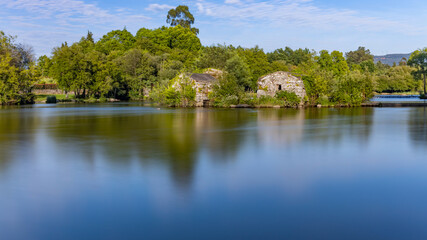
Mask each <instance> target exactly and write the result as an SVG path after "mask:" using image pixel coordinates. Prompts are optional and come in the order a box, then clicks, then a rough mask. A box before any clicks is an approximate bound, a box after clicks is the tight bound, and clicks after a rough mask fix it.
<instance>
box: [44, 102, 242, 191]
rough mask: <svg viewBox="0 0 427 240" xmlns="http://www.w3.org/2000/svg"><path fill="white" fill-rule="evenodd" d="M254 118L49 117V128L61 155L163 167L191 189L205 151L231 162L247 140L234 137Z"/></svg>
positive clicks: (165, 113) (198, 114)
mask: <svg viewBox="0 0 427 240" xmlns="http://www.w3.org/2000/svg"><path fill="white" fill-rule="evenodd" d="M54 114H55V113H54ZM88 114H89V116H88ZM249 118H250V115H248V114H247V113H246V112H244V111H211V110H203V109H199V110H155V109H148V110H147V112H146V113H144V112H142V113H140V114H138V113H136V112H129V113H123V112H121V113H120V114H115V113H114V112H110V113H104V114H102V115H95V116H91V114H90V113H86V114H84V115H82V114H80V113H79V112H77V113H75V114H71V113H70V114H61V115H59V116H57V115H51V116H49V114H47V115H44V116H43V119H44V122H43V123H44V125H43V126H45V128H46V130H47V133H48V136H49V137H50V138H51V142H53V144H55V145H57V146H56V147H57V148H58V151H57V152H58V154H59V152H60V154H65V155H76V158H77V159H80V158H81V159H85V161H89V162H91V161H95V159H96V158H99V159H103V160H104V161H109V162H111V163H112V164H120V165H122V166H125V167H126V166H127V167H131V166H132V164H131V163H132V161H133V160H136V161H140V162H142V164H147V163H155V164H158V163H159V162H162V163H163V164H164V165H165V166H166V167H167V168H168V169H169V171H170V172H171V174H172V176H173V178H174V181H175V182H176V183H178V184H179V185H181V186H186V185H189V184H191V180H192V176H193V172H194V167H195V164H196V161H197V157H198V154H199V153H200V151H201V150H203V149H207V150H208V151H209V152H210V153H212V154H213V155H215V157H214V159H217V160H218V161H222V159H229V158H228V155H230V154H233V153H234V152H235V151H236V149H238V146H239V144H240V143H241V142H242V141H243V140H242V137H243V135H240V134H235V133H231V134H230V131H231V130H233V129H237V128H241V127H244V126H245V124H246V123H247V121H248V120H249ZM75 148H78V149H75ZM79 155H82V156H79Z"/></svg>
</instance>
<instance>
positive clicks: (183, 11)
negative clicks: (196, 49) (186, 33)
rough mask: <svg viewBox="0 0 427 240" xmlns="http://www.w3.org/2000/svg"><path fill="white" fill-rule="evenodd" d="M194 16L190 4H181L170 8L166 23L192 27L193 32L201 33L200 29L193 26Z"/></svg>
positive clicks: (173, 25)
mask: <svg viewBox="0 0 427 240" xmlns="http://www.w3.org/2000/svg"><path fill="white" fill-rule="evenodd" d="M194 21H195V19H194V16H193V14H191V12H190V10H189V8H188V6H185V5H179V6H178V7H176V8H174V9H171V10H169V12H168V15H167V17H166V23H168V24H170V25H171V26H172V27H175V26H178V25H180V26H182V27H184V28H188V29H190V30H191V31H192V32H193V33H195V34H199V29H197V28H193V27H191V25H193V24H194Z"/></svg>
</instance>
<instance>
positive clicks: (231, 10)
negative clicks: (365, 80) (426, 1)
mask: <svg viewBox="0 0 427 240" xmlns="http://www.w3.org/2000/svg"><path fill="white" fill-rule="evenodd" d="M237 2H240V0H226V1H225V2H224V3H225V4H221V3H216V2H213V1H209V0H206V1H205V0H199V1H198V2H197V3H196V4H197V6H198V10H199V12H200V13H202V14H204V15H206V16H209V17H213V18H216V19H221V20H225V21H227V22H229V23H230V24H236V25H242V24H243V23H250V24H251V25H253V24H256V23H260V24H263V25H273V26H275V27H279V28H280V27H286V26H298V27H311V28H315V29H334V30H337V29H348V28H353V29H355V30H362V31H381V30H391V31H394V32H405V33H415V32H416V29H415V27H414V26H412V25H410V24H405V23H402V22H400V21H396V20H389V19H385V18H380V17H375V16H367V15H364V14H362V13H360V12H357V11H354V10H349V9H339V8H321V7H318V6H316V5H315V3H314V1H313V0H271V1H253V0H252V1H246V2H245V4H239V5H236V4H235V3H237ZM231 3H234V4H231Z"/></svg>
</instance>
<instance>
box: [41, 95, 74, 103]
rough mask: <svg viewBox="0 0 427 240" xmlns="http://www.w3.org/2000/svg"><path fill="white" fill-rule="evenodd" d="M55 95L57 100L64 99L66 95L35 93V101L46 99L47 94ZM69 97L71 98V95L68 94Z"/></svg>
mask: <svg viewBox="0 0 427 240" xmlns="http://www.w3.org/2000/svg"><path fill="white" fill-rule="evenodd" d="M52 95H53V96H56V99H58V100H64V99H66V97H67V95H65V94H39V95H36V100H35V101H36V102H42V101H46V98H47V96H52ZM69 98H71V96H69Z"/></svg>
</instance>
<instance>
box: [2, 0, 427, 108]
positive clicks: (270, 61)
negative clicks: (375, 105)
mask: <svg viewBox="0 0 427 240" xmlns="http://www.w3.org/2000/svg"><path fill="white" fill-rule="evenodd" d="M194 21H195V20H194V16H193V15H192V14H191V13H190V12H189V9H188V7H186V6H178V7H177V8H175V9H171V10H170V11H169V13H168V15H167V23H169V24H170V25H171V26H170V27H161V28H157V29H147V28H141V29H140V30H139V31H138V32H137V33H136V34H135V35H133V34H132V33H130V32H129V31H127V30H126V29H123V30H114V31H111V32H109V33H107V34H105V35H104V36H103V37H101V38H100V39H99V40H98V41H96V40H95V39H94V38H93V35H92V33H90V32H88V34H87V36H85V37H82V38H81V40H80V41H78V42H75V43H73V44H68V43H67V42H65V43H63V44H62V45H61V46H59V47H56V48H54V49H53V52H52V56H50V57H48V56H41V57H40V58H39V59H38V61H37V66H35V64H34V62H35V61H34V59H33V55H32V51H31V49H29V48H27V47H25V46H23V45H19V44H14V38H12V37H9V36H6V35H5V34H4V33H3V32H1V33H0V40H1V42H0V56H1V59H0V102H2V103H6V102H9V101H18V102H22V101H23V100H22V99H24V100H25V101H26V99H27V98H28V96H29V93H30V92H31V89H32V88H33V87H34V86H35V83H37V84H47V83H48V84H57V86H58V87H59V88H60V89H61V90H63V91H65V92H66V93H73V94H75V95H76V97H77V98H84V99H100V98H102V99H106V98H115V99H122V100H127V99H136V100H141V99H146V98H147V97H149V96H151V99H152V100H154V101H158V102H163V103H166V104H168V105H174V106H188V105H192V103H193V101H194V96H195V93H194V91H192V90H190V88H192V86H191V85H188V84H184V85H183V86H181V87H180V89H176V88H174V87H172V84H173V82H174V79H176V77H177V76H179V75H180V74H181V73H189V72H203V71H204V70H205V69H208V68H213V69H219V70H221V71H222V72H223V73H224V74H223V75H222V76H221V77H220V81H219V83H218V84H216V85H215V86H214V87H213V92H212V93H211V98H212V99H213V102H214V104H215V105H216V106H228V105H234V104H242V103H246V104H252V105H264V104H267V105H268V104H278V105H287V106H295V105H298V104H299V103H300V101H304V102H306V103H308V104H322V105H332V104H346V105H359V104H361V103H362V102H364V101H366V100H368V99H369V98H370V97H371V96H372V95H373V93H374V92H378V93H386V92H387V93H392V92H408V91H418V90H420V84H419V81H417V80H418V79H423V77H424V76H425V74H426V71H427V70H426V69H427V67H426V65H425V63H426V62H427V61H426V59H427V57H426V56H427V54H425V52H427V50H425V49H424V50H419V51H416V52H414V54H413V55H412V56H411V58H410V59H409V61H408V64H406V60H405V61H402V62H401V63H400V64H399V65H398V66H393V67H391V66H388V65H384V64H382V63H381V62H379V63H377V64H374V61H373V56H372V54H371V53H370V51H369V50H368V49H365V48H364V47H359V48H358V49H357V50H355V51H350V52H348V53H342V52H339V51H332V52H329V51H326V50H322V51H320V52H319V53H317V52H315V51H312V50H309V49H307V48H306V49H295V50H293V49H291V48H289V47H285V48H284V49H283V48H280V49H277V50H274V51H272V52H269V53H266V52H264V50H263V49H261V48H259V47H258V46H256V47H254V48H244V47H240V46H239V47H234V46H231V45H229V46H228V45H213V46H202V44H201V42H200V39H199V38H198V36H197V34H198V29H196V28H194V27H193V26H192V25H193V24H194ZM276 71H287V72H291V73H292V74H293V75H295V76H298V77H301V78H302V79H303V81H304V84H305V88H306V91H307V95H308V96H307V98H306V99H296V98H295V96H293V95H292V94H290V93H286V92H281V93H279V94H278V95H277V96H276V97H272V98H270V97H263V98H261V99H257V97H256V94H255V93H256V92H257V90H258V83H257V81H258V79H259V78H260V77H261V76H263V75H266V74H269V73H273V72H276ZM39 75H40V77H41V78H40V79H39ZM420 76H422V77H420ZM150 93H151V94H150ZM67 96H68V94H67Z"/></svg>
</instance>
